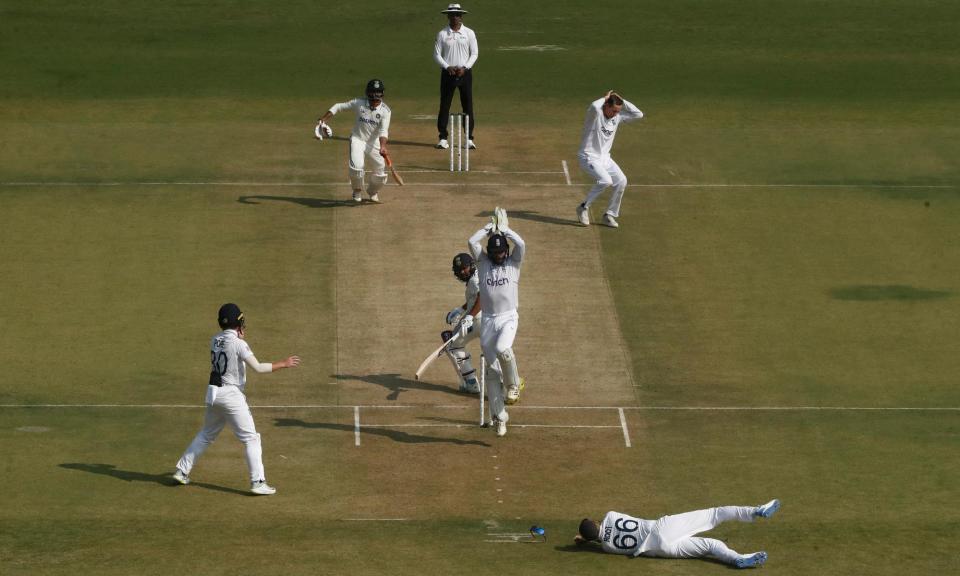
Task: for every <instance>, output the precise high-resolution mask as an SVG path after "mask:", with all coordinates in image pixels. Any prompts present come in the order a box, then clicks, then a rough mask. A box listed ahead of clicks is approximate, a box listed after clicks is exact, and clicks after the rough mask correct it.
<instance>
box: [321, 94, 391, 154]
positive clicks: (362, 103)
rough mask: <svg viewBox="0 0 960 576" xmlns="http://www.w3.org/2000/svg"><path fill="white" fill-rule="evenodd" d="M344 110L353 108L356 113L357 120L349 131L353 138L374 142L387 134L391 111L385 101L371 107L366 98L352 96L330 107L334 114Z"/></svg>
mask: <svg viewBox="0 0 960 576" xmlns="http://www.w3.org/2000/svg"><path fill="white" fill-rule="evenodd" d="M345 110H353V111H355V112H356V114H357V121H356V122H354V124H353V131H352V132H351V133H350V135H351V136H353V137H354V138H358V139H360V140H363V141H364V142H367V143H369V144H376V143H378V142H379V139H380V138H381V137H383V138H387V137H388V136H389V133H390V115H391V112H390V107H389V106H387V103H386V102H383V101H382V100H381V101H380V105H379V106H377V107H376V108H371V107H370V102H368V101H367V99H366V98H354V99H353V100H350V101H349V102H340V103H339V104H334V105H333V106H331V107H330V113H331V114H334V115H336V114H337V113H338V112H343V111H345Z"/></svg>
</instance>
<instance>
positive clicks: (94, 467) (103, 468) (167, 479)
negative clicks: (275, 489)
mask: <svg viewBox="0 0 960 576" xmlns="http://www.w3.org/2000/svg"><path fill="white" fill-rule="evenodd" d="M59 466H60V467H61V468H66V469H68V470H80V471H81V472H90V473H91V474H102V475H103V476H112V477H113V478H116V479H118V480H123V481H124V482H153V483H154V484H160V485H161V486H179V485H180V483H179V482H177V481H176V480H174V479H173V477H172V476H170V474H147V473H146V472H137V471H136V470H122V469H120V468H117V467H116V466H115V465H113V464H82V463H79V462H71V463H66V464H59ZM190 485H191V486H197V487H198V488H206V489H207V490H215V491H217V492H226V493H228V494H241V495H243V496H249V495H250V493H249V492H245V491H243V490H237V489H236V488H227V487H224V486H217V485H215V484H206V483H204V482H191V483H190Z"/></svg>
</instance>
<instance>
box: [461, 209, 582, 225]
mask: <svg viewBox="0 0 960 576" xmlns="http://www.w3.org/2000/svg"><path fill="white" fill-rule="evenodd" d="M570 212H571V217H570V218H569V219H566V218H557V217H556V216H547V215H545V214H541V213H539V212H533V211H531V210H508V211H507V218H508V219H517V220H529V221H531V222H541V223H543V224H554V225H556V226H574V227H576V228H581V227H582V224H580V221H579V220H576V219H575V218H574V214H573V210H571V211H570ZM490 216H493V212H491V211H489V210H485V211H483V212H480V213H479V214H477V217H478V218H489V217H490Z"/></svg>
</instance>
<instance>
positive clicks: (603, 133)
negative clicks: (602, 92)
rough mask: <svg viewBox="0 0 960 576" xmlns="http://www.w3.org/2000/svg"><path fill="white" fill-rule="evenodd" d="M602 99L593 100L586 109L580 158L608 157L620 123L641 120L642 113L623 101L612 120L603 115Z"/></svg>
mask: <svg viewBox="0 0 960 576" xmlns="http://www.w3.org/2000/svg"><path fill="white" fill-rule="evenodd" d="M603 102H604V99H603V98H600V99H599V100H594V101H593V102H591V103H590V106H588V107H587V117H586V119H584V121H583V134H582V136H581V137H580V150H579V152H578V153H577V154H578V156H580V157H581V158H584V157H586V158H591V157H592V158H599V157H602V156H609V155H610V149H611V148H613V139H614V138H615V137H616V136H617V128H619V127H620V123H621V122H633V121H634V120H639V119H640V118H643V112H641V111H640V109H639V108H637V107H636V106H634V105H633V104H632V103H630V102H628V101H626V100H624V101H623V108H621V109H620V113H619V114H617V115H616V116H614V117H613V118H606V117H605V116H604V115H603Z"/></svg>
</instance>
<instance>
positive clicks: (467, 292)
mask: <svg viewBox="0 0 960 576" xmlns="http://www.w3.org/2000/svg"><path fill="white" fill-rule="evenodd" d="M479 297H480V276H479V274H477V272H476V271H474V273H473V276H471V277H470V279H469V280H467V287H466V288H465V289H464V291H463V301H464V303H465V304H466V308H465V310H466V311H467V312H468V313H469V312H470V311H471V310H473V306H474V304H476V303H477V298H479ZM479 315H480V314H477V316H479Z"/></svg>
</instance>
